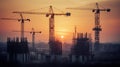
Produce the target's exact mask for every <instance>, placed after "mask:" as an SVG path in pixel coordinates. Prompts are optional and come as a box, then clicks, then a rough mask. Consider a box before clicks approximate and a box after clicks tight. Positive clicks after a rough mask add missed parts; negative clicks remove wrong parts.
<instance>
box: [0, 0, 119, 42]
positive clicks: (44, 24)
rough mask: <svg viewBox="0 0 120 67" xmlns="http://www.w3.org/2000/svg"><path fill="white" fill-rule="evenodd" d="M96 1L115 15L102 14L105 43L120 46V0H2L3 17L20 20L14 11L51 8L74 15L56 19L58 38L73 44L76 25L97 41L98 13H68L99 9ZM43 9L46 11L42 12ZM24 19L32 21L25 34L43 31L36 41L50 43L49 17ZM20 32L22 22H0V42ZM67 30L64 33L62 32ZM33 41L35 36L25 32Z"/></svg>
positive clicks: (79, 29)
mask: <svg viewBox="0 0 120 67" xmlns="http://www.w3.org/2000/svg"><path fill="white" fill-rule="evenodd" d="M95 2H98V3H99V4H100V5H101V7H104V8H111V9H112V10H111V12H109V13H107V12H101V20H100V22H101V25H102V28H103V30H102V32H101V34H100V41H101V42H118V43H120V30H119V28H120V15H119V12H120V9H119V6H120V1H119V0H0V18H5V17H7V18H20V16H19V15H18V14H13V13H12V12H13V11H32V12H48V10H49V6H50V5H52V6H53V7H55V9H54V12H59V13H61V12H71V16H70V17H66V16H55V30H56V32H55V33H56V36H57V38H59V37H61V36H64V41H65V42H70V43H71V42H72V41H71V40H72V32H73V31H74V26H75V25H76V26H77V31H78V32H83V33H85V32H88V33H91V34H92V39H93V41H94V32H93V31H92V28H93V27H94V13H93V12H92V11H90V10H68V9H65V8H68V7H79V8H95ZM41 8H42V9H41ZM23 16H24V18H30V19H31V21H30V22H25V31H31V28H35V30H36V31H42V33H41V34H36V42H40V41H43V42H48V31H49V29H48V25H49V24H48V23H49V18H48V17H45V15H28V14H24V15H23ZM13 30H17V31H19V30H20V23H19V22H17V21H14V20H11V21H10V20H6V21H5V20H0V41H2V42H5V41H6V38H7V37H16V36H20V33H16V32H12V31H13ZM60 31H63V32H60ZM25 36H26V37H28V39H29V41H31V40H32V39H31V35H30V34H29V33H25Z"/></svg>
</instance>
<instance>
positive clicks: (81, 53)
mask: <svg viewBox="0 0 120 67" xmlns="http://www.w3.org/2000/svg"><path fill="white" fill-rule="evenodd" d="M90 39H91V38H89V37H88V36H87V33H86V34H85V35H83V33H78V34H77V38H74V41H73V42H74V44H73V46H72V48H71V61H72V62H81V63H84V62H87V61H88V60H90V58H91V55H92V49H91V46H92V44H91V43H90V42H91V40H90Z"/></svg>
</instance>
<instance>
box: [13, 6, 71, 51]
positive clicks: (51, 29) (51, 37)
mask: <svg viewBox="0 0 120 67" xmlns="http://www.w3.org/2000/svg"><path fill="white" fill-rule="evenodd" d="M13 13H24V14H41V15H46V17H49V16H50V17H49V45H50V53H52V51H53V50H54V49H53V47H54V46H53V44H54V42H55V34H54V33H55V30H54V27H55V25H54V16H55V15H65V16H70V15H71V14H70V13H54V11H53V8H52V6H50V8H49V12H20V11H14V12H13Z"/></svg>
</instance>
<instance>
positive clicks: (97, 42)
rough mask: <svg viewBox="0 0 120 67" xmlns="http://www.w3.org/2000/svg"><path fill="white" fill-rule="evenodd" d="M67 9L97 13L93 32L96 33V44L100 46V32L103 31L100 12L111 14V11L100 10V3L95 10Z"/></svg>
mask: <svg viewBox="0 0 120 67" xmlns="http://www.w3.org/2000/svg"><path fill="white" fill-rule="evenodd" d="M67 9H78V10H79V9H80V10H92V12H95V27H94V28H93V31H95V44H96V45H99V43H100V42H99V39H100V31H102V28H101V25H100V12H101V11H107V12H110V10H111V9H100V8H99V5H98V3H96V8H95V9H90V8H67Z"/></svg>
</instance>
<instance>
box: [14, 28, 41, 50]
mask: <svg viewBox="0 0 120 67" xmlns="http://www.w3.org/2000/svg"><path fill="white" fill-rule="evenodd" d="M13 32H21V31H13ZM24 32H25V33H30V34H31V35H32V48H33V50H35V34H36V33H42V32H41V31H35V30H34V28H32V31H24Z"/></svg>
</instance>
